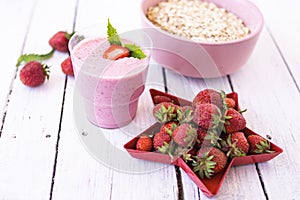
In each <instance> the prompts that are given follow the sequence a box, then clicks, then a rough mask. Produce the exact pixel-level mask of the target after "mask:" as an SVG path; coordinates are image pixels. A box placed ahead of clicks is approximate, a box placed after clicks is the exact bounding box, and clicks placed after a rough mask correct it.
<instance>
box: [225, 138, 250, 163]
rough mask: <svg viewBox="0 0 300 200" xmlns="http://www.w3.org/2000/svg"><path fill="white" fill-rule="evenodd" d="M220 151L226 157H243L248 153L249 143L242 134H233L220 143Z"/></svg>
mask: <svg viewBox="0 0 300 200" xmlns="http://www.w3.org/2000/svg"><path fill="white" fill-rule="evenodd" d="M221 145H222V150H223V151H224V152H226V155H227V156H228V157H231V158H233V157H239V156H245V155H246V154H247V153H248V151H249V143H248V141H247V138H246V137H245V135H244V133H243V132H235V133H232V134H230V135H228V136H227V139H226V140H223V141H222V142H221Z"/></svg>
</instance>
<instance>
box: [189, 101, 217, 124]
mask: <svg viewBox="0 0 300 200" xmlns="http://www.w3.org/2000/svg"><path fill="white" fill-rule="evenodd" d="M220 119H221V112H220V109H219V108H218V107H217V106H216V105H214V104H211V103H205V104H196V105H195V111H194V116H193V121H194V122H195V123H196V124H197V125H199V126H200V127H201V128H204V129H211V128H213V129H214V128H216V127H218V125H219V123H220Z"/></svg>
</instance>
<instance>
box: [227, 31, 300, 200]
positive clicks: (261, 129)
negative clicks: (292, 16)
mask: <svg viewBox="0 0 300 200" xmlns="http://www.w3.org/2000/svg"><path fill="white" fill-rule="evenodd" d="M266 47H268V51H266V50H265V49H266ZM232 82H233V85H234V88H235V90H236V91H237V92H238V93H239V94H240V102H241V104H242V105H245V107H247V109H248V111H247V112H246V113H245V116H246V119H248V126H249V127H250V128H252V129H253V130H255V131H256V132H257V133H259V134H261V135H262V136H266V135H267V134H268V135H270V136H271V137H272V141H273V142H274V143H275V144H278V146H281V147H282V148H283V149H284V153H283V154H282V155H279V156H278V157H276V158H275V159H274V160H271V161H269V162H266V163H262V164H259V165H258V166H259V169H260V172H261V175H262V181H263V182H264V185H265V188H266V193H267V195H268V197H269V199H286V198H288V199H297V198H299V196H300V190H299V187H297V185H299V181H300V173H299V170H300V168H299V166H300V165H299V164H300V163H299V161H298V159H297V158H298V157H299V156H298V151H296V149H299V141H300V135H299V134H298V132H299V130H300V124H299V117H300V110H299V109H298V108H299V102H300V97H299V92H298V90H297V88H296V87H295V85H294V84H295V83H294V81H293V79H292V78H291V76H290V74H289V72H288V71H287V69H286V66H285V63H284V61H283V60H282V58H281V57H280V53H279V52H278V50H277V49H276V46H275V44H274V43H273V41H272V39H271V37H270V35H269V34H268V33H267V32H266V30H264V31H263V33H262V35H261V37H260V40H259V43H258V46H257V47H256V50H255V52H254V54H253V56H252V58H251V59H250V60H249V62H248V63H247V64H246V66H245V67H244V68H243V69H242V70H240V71H239V73H236V74H234V75H232ZM291 180H292V182H293V184H290V183H291ZM245 185H248V183H245Z"/></svg>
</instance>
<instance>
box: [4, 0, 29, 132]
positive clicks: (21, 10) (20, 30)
mask: <svg viewBox="0 0 300 200" xmlns="http://www.w3.org/2000/svg"><path fill="white" fill-rule="evenodd" d="M34 4H35V0H30V1H27V2H17V1H0V25H1V27H2V28H1V29H2V30H1V31H0V38H2V41H1V46H2V47H3V48H0V55H1V66H2V67H1V73H0V91H1V92H0V112H1V115H0V116H1V120H0V128H1V126H2V116H3V113H5V111H6V109H7V98H8V96H9V93H10V90H11V89H12V85H11V84H12V82H13V80H14V78H15V74H16V70H17V69H16V67H15V65H16V60H17V58H18V56H19V55H20V53H21V51H22V48H23V47H22V46H23V45H22V44H23V40H24V39H25V36H26V31H27V29H28V23H29V20H30V17H31V14H30V13H31V12H32V11H33V9H34Z"/></svg>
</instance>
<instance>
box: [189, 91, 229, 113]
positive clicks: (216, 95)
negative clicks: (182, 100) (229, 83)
mask: <svg viewBox="0 0 300 200" xmlns="http://www.w3.org/2000/svg"><path fill="white" fill-rule="evenodd" d="M206 103H212V104H214V105H216V106H217V107H218V108H220V109H221V108H222V107H223V99H222V94H221V92H219V91H216V90H214V89H204V90H202V91H200V92H199V93H198V94H197V95H196V96H195V97H194V99H193V103H192V105H193V106H196V105H197V104H206Z"/></svg>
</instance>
